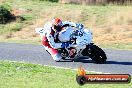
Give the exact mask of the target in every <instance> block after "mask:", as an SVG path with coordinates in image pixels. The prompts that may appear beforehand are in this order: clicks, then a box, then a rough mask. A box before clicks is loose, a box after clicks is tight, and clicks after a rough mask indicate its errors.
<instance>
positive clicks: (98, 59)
mask: <svg viewBox="0 0 132 88" xmlns="http://www.w3.org/2000/svg"><path fill="white" fill-rule="evenodd" d="M82 54H83V55H84V56H89V57H90V58H91V59H92V60H93V61H94V62H95V63H97V64H102V63H105V62H106V59H107V57H106V54H105V52H104V51H103V50H102V49H101V48H99V47H98V46H96V45H89V46H88V47H87V48H85V49H84V50H83V52H82Z"/></svg>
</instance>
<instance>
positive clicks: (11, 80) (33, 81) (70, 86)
mask: <svg viewBox="0 0 132 88" xmlns="http://www.w3.org/2000/svg"><path fill="white" fill-rule="evenodd" d="M76 73H77V72H76V71H74V70H71V69H60V68H54V67H48V66H42V65H36V64H29V63H20V62H19V63H18V62H11V61H0V80H1V82H0V87H1V88H86V87H89V88H131V87H132V82H131V83H129V84H87V85H84V86H79V85H78V84H77V83H76V80H75V79H76V78H75V77H76Z"/></svg>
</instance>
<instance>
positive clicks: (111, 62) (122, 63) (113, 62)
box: [105, 61, 132, 65]
mask: <svg viewBox="0 0 132 88" xmlns="http://www.w3.org/2000/svg"><path fill="white" fill-rule="evenodd" d="M105 64H115V65H132V62H118V61H107V62H106V63H105Z"/></svg>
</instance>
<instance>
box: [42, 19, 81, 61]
mask: <svg viewBox="0 0 132 88" xmlns="http://www.w3.org/2000/svg"><path fill="white" fill-rule="evenodd" d="M67 26H71V27H77V28H79V29H81V28H83V25H82V24H76V23H74V22H70V21H64V22H62V26H61V29H62V30H63V28H64V27H67ZM64 37H65V36H64ZM42 44H43V46H44V47H45V49H46V50H47V51H48V52H49V53H50V55H51V56H52V58H53V59H54V60H55V61H59V60H60V59H62V57H61V55H60V53H59V52H58V50H57V49H58V48H67V47H69V46H70V45H71V44H70V43H69V42H58V32H55V31H54V30H53V28H52V23H50V22H49V23H46V24H45V25H44V34H43V36H42Z"/></svg>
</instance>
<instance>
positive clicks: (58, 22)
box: [52, 18, 62, 26]
mask: <svg viewBox="0 0 132 88" xmlns="http://www.w3.org/2000/svg"><path fill="white" fill-rule="evenodd" d="M52 24H53V25H56V26H61V25H62V20H61V19H60V18H55V19H53V20H52Z"/></svg>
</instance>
